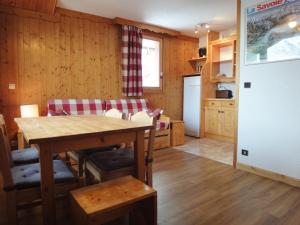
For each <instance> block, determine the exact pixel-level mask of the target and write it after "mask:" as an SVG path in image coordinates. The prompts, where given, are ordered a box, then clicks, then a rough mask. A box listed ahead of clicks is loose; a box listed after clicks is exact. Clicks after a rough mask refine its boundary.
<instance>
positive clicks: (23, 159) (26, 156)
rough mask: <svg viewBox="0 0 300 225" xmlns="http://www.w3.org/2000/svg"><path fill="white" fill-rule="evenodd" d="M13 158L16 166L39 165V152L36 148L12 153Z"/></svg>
mask: <svg viewBox="0 0 300 225" xmlns="http://www.w3.org/2000/svg"><path fill="white" fill-rule="evenodd" d="M11 158H12V161H13V163H14V164H15V165H21V164H29V163H37V162H38V161H39V152H38V150H37V149H36V148H25V149H23V150H14V151H12V152H11Z"/></svg>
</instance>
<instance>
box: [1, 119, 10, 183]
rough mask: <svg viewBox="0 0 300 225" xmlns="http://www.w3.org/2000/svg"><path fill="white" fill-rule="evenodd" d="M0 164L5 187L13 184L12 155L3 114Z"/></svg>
mask: <svg viewBox="0 0 300 225" xmlns="http://www.w3.org/2000/svg"><path fill="white" fill-rule="evenodd" d="M0 164H1V171H2V175H3V179H4V187H11V186H13V180H12V176H11V170H10V168H11V157H10V147H9V140H8V136H7V131H6V127H5V123H4V119H3V116H2V115H0Z"/></svg>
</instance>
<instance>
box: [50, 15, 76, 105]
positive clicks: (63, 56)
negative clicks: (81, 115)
mask: <svg viewBox="0 0 300 225" xmlns="http://www.w3.org/2000/svg"><path fill="white" fill-rule="evenodd" d="M71 54H72V53H71V19H70V17H68V16H61V22H60V25H59V56H58V57H59V62H58V64H59V67H58V76H57V79H58V80H59V81H60V85H59V90H60V93H59V96H57V95H56V96H55V94H54V95H51V98H63V99H64V98H69V96H71V85H70V84H71V79H72V77H71ZM54 90H55V89H54Z"/></svg>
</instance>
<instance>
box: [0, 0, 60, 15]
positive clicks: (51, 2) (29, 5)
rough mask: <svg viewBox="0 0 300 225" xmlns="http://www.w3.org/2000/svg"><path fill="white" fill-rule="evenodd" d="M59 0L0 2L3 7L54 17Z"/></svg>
mask: <svg viewBox="0 0 300 225" xmlns="http://www.w3.org/2000/svg"><path fill="white" fill-rule="evenodd" d="M56 2H57V0H0V4H1V5H6V6H11V7H18V8H22V9H28V10H32V11H36V12H41V13H46V14H50V15H52V14H53V13H54V10H55V7H56Z"/></svg>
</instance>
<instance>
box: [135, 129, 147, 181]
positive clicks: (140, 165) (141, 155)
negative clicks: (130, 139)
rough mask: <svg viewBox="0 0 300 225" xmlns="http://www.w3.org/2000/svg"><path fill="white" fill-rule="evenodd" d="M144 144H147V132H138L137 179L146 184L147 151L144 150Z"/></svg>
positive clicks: (136, 150)
mask: <svg viewBox="0 0 300 225" xmlns="http://www.w3.org/2000/svg"><path fill="white" fill-rule="evenodd" d="M144 142H145V132H144V131H143V130H142V131H137V135H136V141H135V148H134V151H135V154H134V157H135V171H136V177H137V178H138V179H139V180H141V181H143V182H145V149H144Z"/></svg>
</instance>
